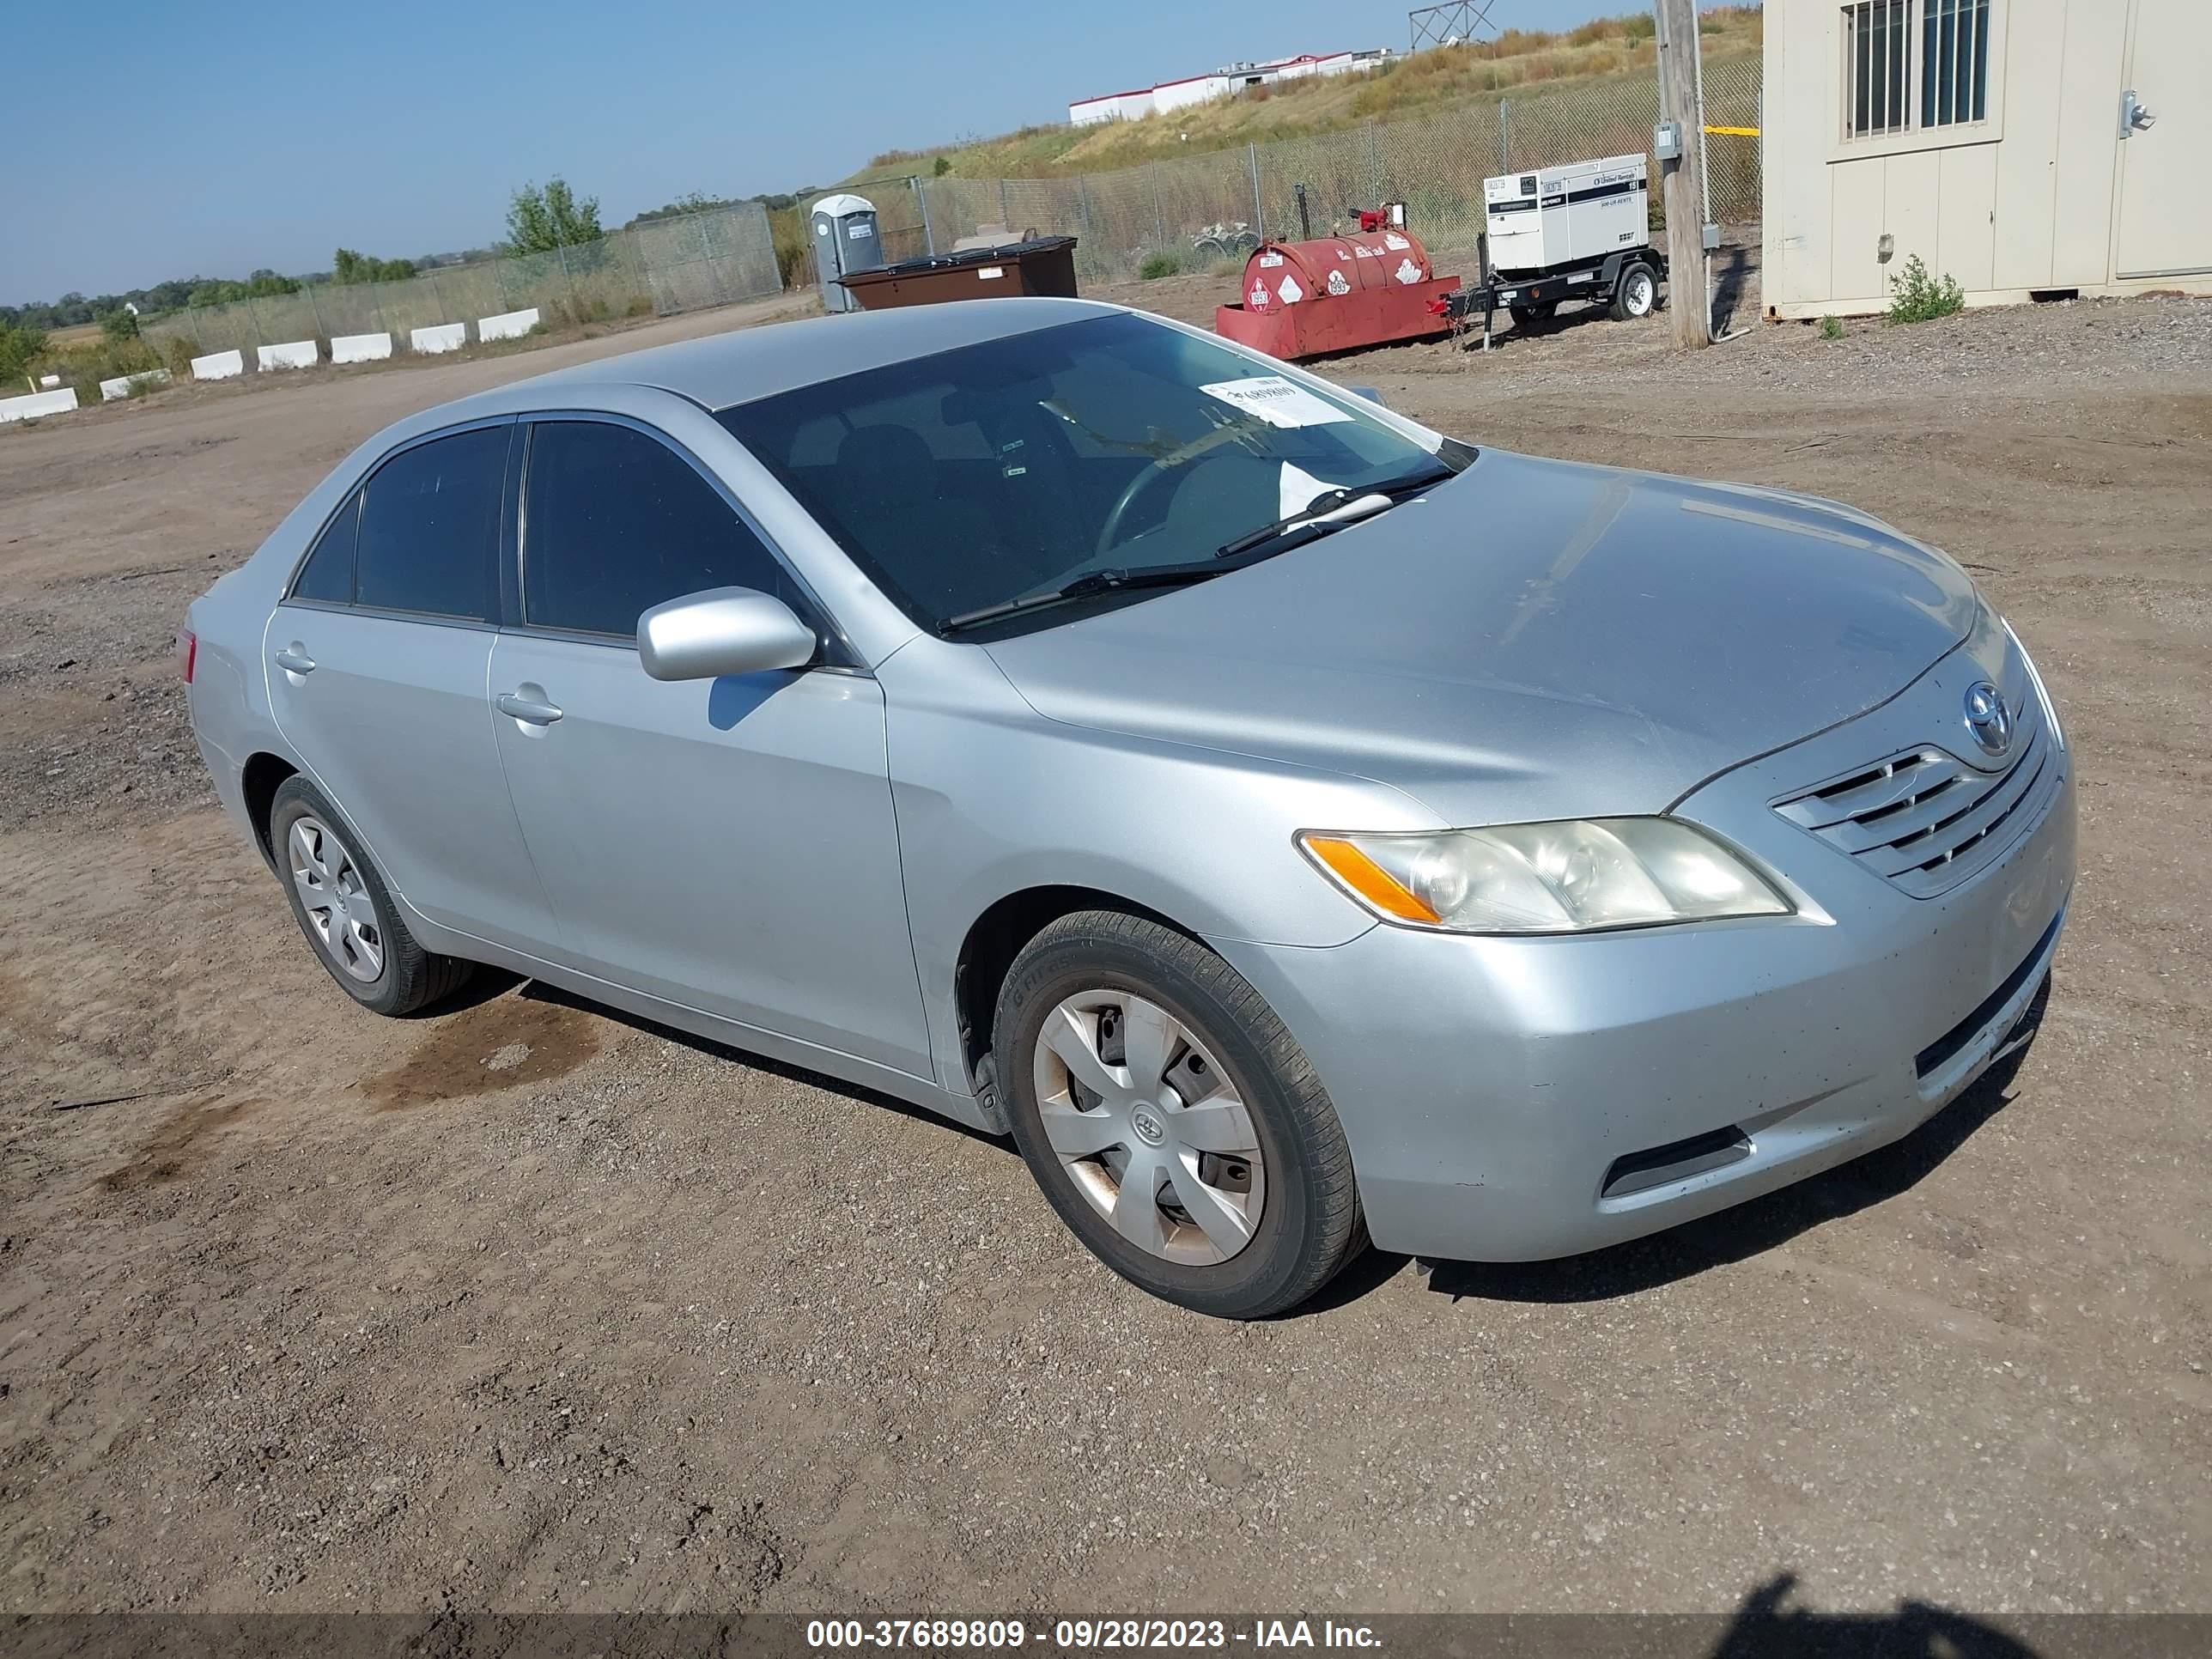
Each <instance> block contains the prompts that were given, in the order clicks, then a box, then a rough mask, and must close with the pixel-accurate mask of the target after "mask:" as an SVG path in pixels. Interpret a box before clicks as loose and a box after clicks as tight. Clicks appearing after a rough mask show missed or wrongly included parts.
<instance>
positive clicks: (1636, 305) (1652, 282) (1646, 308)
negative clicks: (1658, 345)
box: [1613, 259, 1659, 323]
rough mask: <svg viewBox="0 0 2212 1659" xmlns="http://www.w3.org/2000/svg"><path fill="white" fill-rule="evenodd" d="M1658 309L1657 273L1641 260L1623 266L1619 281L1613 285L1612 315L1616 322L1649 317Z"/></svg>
mask: <svg viewBox="0 0 2212 1659" xmlns="http://www.w3.org/2000/svg"><path fill="white" fill-rule="evenodd" d="M1658 309H1659V273H1658V272H1657V271H1656V270H1652V269H1651V267H1650V265H1648V264H1644V261H1643V260H1641V259H1632V260H1631V261H1630V262H1629V263H1628V264H1626V265H1623V266H1622V267H1621V270H1620V281H1619V282H1617V283H1614V284H1613V319H1614V320H1615V321H1617V322H1623V323H1626V322H1629V321H1631V320H1632V319H1635V318H1638V317H1649V316H1650V314H1651V313H1653V312H1655V311H1656V310H1658Z"/></svg>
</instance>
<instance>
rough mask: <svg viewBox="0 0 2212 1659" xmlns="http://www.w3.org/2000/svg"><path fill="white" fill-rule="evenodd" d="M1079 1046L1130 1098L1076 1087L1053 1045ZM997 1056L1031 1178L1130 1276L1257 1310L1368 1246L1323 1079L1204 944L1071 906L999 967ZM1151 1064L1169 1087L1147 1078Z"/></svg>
mask: <svg viewBox="0 0 2212 1659" xmlns="http://www.w3.org/2000/svg"><path fill="white" fill-rule="evenodd" d="M1048 1022H1051V1023H1052V1026H1053V1030H1054V1034H1055V1035H1054V1036H1053V1037H1052V1039H1051V1041H1049V1042H1048V1040H1047V1030H1046V1028H1047V1024H1048ZM1086 1044H1087V1045H1088V1047H1087V1048H1085V1045H1086ZM1070 1048H1076V1049H1079V1050H1081V1051H1082V1053H1081V1054H1080V1056H1079V1058H1080V1062H1081V1064H1082V1066H1083V1068H1084V1069H1085V1071H1089V1072H1090V1074H1091V1076H1093V1077H1096V1078H1101V1079H1103V1080H1104V1081H1106V1082H1109V1083H1111V1084H1112V1085H1114V1086H1115V1088H1116V1089H1117V1090H1118V1091H1122V1092H1120V1093H1118V1094H1117V1095H1116V1096H1115V1097H1113V1098H1109V1097H1107V1096H1106V1095H1105V1094H1104V1093H1103V1092H1101V1091H1097V1090H1092V1089H1091V1088H1089V1087H1088V1086H1087V1085H1083V1084H1082V1079H1081V1078H1080V1077H1079V1074H1078V1067H1077V1066H1075V1065H1071V1064H1070V1063H1068V1062H1067V1061H1066V1060H1064V1059H1063V1058H1062V1055H1063V1054H1065V1053H1066V1052H1068V1051H1069V1049H1070ZM1116 1055H1118V1056H1119V1059H1118V1060H1115V1059H1114V1056H1116ZM1146 1055H1152V1056H1154V1057H1155V1060H1154V1064H1153V1065H1152V1066H1147V1065H1146V1063H1145V1057H1146ZM1102 1056H1103V1057H1104V1063H1103V1064H1101V1063H1100V1061H1101V1059H1102ZM993 1057H994V1063H995V1069H996V1073H997V1077H998V1081H999V1088H1000V1099H1001V1100H1002V1101H1003V1103H1004V1104H1005V1107H1006V1115H1007V1118H1008V1120H1009V1121H1010V1122H1011V1124H1012V1128H1013V1134H1014V1142H1015V1145H1016V1146H1018V1147H1019V1148H1020V1149H1021V1154H1022V1158H1023V1159H1024V1161H1025V1162H1026V1163H1027V1164H1029V1166H1030V1174H1031V1175H1032V1176H1035V1177H1036V1182H1037V1185H1038V1186H1039V1187H1041V1188H1043V1190H1044V1194H1045V1197H1046V1198H1047V1200H1049V1201H1050V1203H1051V1205H1052V1206H1053V1208H1054V1210H1055V1211H1057V1212H1059V1215H1060V1219H1061V1220H1062V1221H1064V1222H1065V1223H1066V1224H1067V1227H1068V1230H1069V1231H1072V1232H1073V1233H1074V1235H1075V1236H1076V1237H1078V1238H1079V1239H1080V1240H1081V1241H1082V1242H1083V1243H1084V1244H1085V1246H1086V1247H1087V1248H1088V1249H1090V1250H1091V1253H1092V1254H1093V1255H1097V1257H1098V1258H1099V1260H1101V1261H1103V1262H1104V1263H1105V1264H1106V1265H1107V1266H1108V1267H1111V1268H1112V1269H1113V1270H1114V1271H1115V1273H1120V1274H1121V1276H1122V1277H1123V1278H1124V1279H1127V1280H1128V1281H1129V1282H1130V1283H1131V1284H1133V1285H1137V1286H1138V1287H1139V1289H1141V1290H1145V1291H1150V1292H1151V1293H1152V1295H1154V1296H1157V1297H1161V1298H1162V1299H1163V1300H1164V1301H1168V1302H1172V1303H1175V1304H1177V1305H1178V1306H1181V1307H1185V1308H1188V1309H1191V1310H1194V1311H1195V1312H1198V1313H1203V1314H1211V1315H1212V1316H1216V1317H1218V1318H1222V1319H1263V1318H1266V1317H1267V1316H1271V1315H1273V1314H1279V1313H1283V1312H1285V1311H1287V1310H1290V1309H1292V1308H1295V1307H1297V1305H1298V1304H1301V1303H1303V1302H1304V1301H1305V1300H1306V1299H1307V1298H1309V1297H1311V1296H1312V1295H1313V1294H1314V1293H1315V1292H1316V1291H1319V1290H1320V1289H1321V1288H1322V1285H1326V1284H1328V1281H1329V1280H1330V1279H1332V1278H1334V1276H1335V1275H1336V1273H1337V1272H1338V1271H1339V1270H1340V1268H1341V1267H1344V1265H1345V1264H1346V1262H1347V1261H1351V1260H1352V1258H1353V1257H1354V1256H1355V1255H1358V1253H1359V1252H1360V1251H1361V1250H1363V1249H1365V1248H1366V1244H1367V1230H1366V1225H1365V1222H1364V1218H1363V1217H1362V1216H1361V1213H1360V1208H1359V1192H1358V1183H1357V1182H1356V1181H1355V1179H1354V1176H1353V1174H1352V1152H1351V1148H1350V1147H1349V1146H1347V1145H1346V1142H1345V1139H1344V1131H1343V1128H1342V1127H1341V1126H1340V1124H1339V1123H1338V1121H1337V1117H1336V1111H1335V1109H1334V1107H1333V1106H1331V1105H1330V1103H1329V1100H1328V1095H1327V1093H1326V1092H1325V1091H1323V1090H1322V1085H1321V1079H1319V1078H1318V1077H1316V1075H1315V1073H1314V1070H1313V1067H1312V1066H1310V1064H1309V1063H1308V1062H1307V1060H1306V1057H1305V1055H1304V1053H1303V1052H1301V1051H1300V1049H1299V1048H1298V1046H1297V1042H1295V1041H1293V1040H1292V1038H1291V1034H1290V1033H1289V1032H1288V1031H1287V1030H1285V1029H1284V1027H1283V1024H1282V1022H1281V1021H1280V1020H1279V1019H1278V1018H1276V1017H1275V1014H1274V1011H1273V1009H1271V1008H1269V1007H1268V1006H1267V1003H1266V1002H1265V1001H1264V1000H1261V996H1260V994H1259V993H1258V992H1257V991H1255V990H1254V989H1253V988H1252V987H1251V986H1250V985H1249V984H1248V983H1246V982H1245V981H1244V980H1243V977H1242V976H1240V975H1238V974H1237V972H1236V970H1235V969H1232V968H1231V967H1230V966H1229V964H1228V963H1225V962H1224V961H1222V960H1221V958H1220V957H1217V956H1215V955H1214V954H1213V953H1212V951H1208V950H1206V948H1205V947H1204V946H1203V945H1200V944H1198V943H1197V942H1196V941H1195V940H1194V939H1189V938H1188V937H1186V936H1185V935H1183V934H1181V933H1176V932H1175V931H1174V930H1172V929H1171V928H1168V927H1162V926H1161V925H1160V924H1159V923H1158V922H1154V921H1146V920H1145V919H1143V918H1141V917H1138V916H1132V915H1122V914H1121V913H1118V912H1115V911H1107V910H1087V911H1082V912H1079V913H1077V914H1075V915H1069V916H1064V917H1062V918H1061V919H1060V921H1055V922H1054V923H1053V924H1052V925H1051V926H1050V927H1047V928H1046V929H1045V930H1044V931H1043V932H1042V933H1039V934H1038V935H1037V936H1036V938H1035V939H1031V940H1030V943H1029V944H1028V945H1026V946H1024V949H1023V951H1022V952H1021V954H1020V955H1019V956H1018V957H1016V958H1015V959H1014V963H1013V966H1012V968H1011V969H1009V970H1008V972H1007V975H1006V983H1005V985H1004V987H1002V988H1001V989H1000V994H999V1005H998V1012H997V1017H996V1019H995V1022H994V1027H993ZM1162 1062H1164V1069H1163V1066H1162ZM1094 1066H1095V1067H1096V1068H1097V1069H1095V1070H1092V1069H1091V1068H1092V1067H1094ZM1148 1070H1150V1071H1152V1073H1153V1074H1154V1075H1155V1076H1157V1077H1158V1079H1159V1081H1158V1084H1157V1085H1151V1086H1142V1085H1145V1083H1146V1079H1145V1073H1146V1072H1147V1071H1148ZM1130 1085H1139V1086H1130ZM1170 1102H1172V1104H1170ZM1048 1112H1050V1113H1051V1115H1052V1127H1051V1128H1050V1129H1048V1127H1047V1116H1046V1115H1047V1113H1048ZM1186 1136H1188V1137H1189V1139H1185V1137H1186ZM1055 1137H1057V1140H1055ZM1094 1143H1095V1145H1094ZM1200 1143H1203V1149H1202V1150H1201V1148H1200ZM1131 1170H1137V1171H1138V1172H1139V1174H1138V1177H1137V1178H1139V1179H1141V1180H1144V1181H1146V1182H1151V1183H1152V1186H1151V1190H1150V1191H1148V1192H1147V1193H1146V1199H1147V1200H1149V1201H1148V1202H1147V1201H1143V1200H1135V1201H1133V1200H1134V1193H1135V1189H1134V1188H1132V1187H1131V1186H1130V1182H1129V1176H1130V1172H1131ZM1255 1211H1256V1212H1257V1213H1256V1215H1255V1214H1254V1213H1253V1212H1255ZM1115 1218H1123V1225H1117V1221H1116V1219H1115ZM1140 1241H1141V1242H1140Z"/></svg>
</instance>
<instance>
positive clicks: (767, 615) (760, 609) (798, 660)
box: [637, 587, 820, 680]
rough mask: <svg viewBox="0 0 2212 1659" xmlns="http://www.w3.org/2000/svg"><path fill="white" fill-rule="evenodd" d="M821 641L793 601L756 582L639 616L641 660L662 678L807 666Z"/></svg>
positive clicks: (690, 595)
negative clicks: (759, 588) (766, 590)
mask: <svg viewBox="0 0 2212 1659" xmlns="http://www.w3.org/2000/svg"><path fill="white" fill-rule="evenodd" d="M819 645H820V641H817V639H816V638H815V637H814V630H813V629H811V628H809V627H808V626H807V625H806V624H805V623H803V622H801V621H799V618H798V617H795V616H793V614H792V610H791V607H790V606H789V605H786V604H785V603H784V602H783V601H782V600H781V599H774V598H771V597H770V596H769V595H768V594H766V593H763V592H757V590H755V589H753V588H750V587H710V588H708V590H707V591H706V592H703V593H687V594H685V595H684V597H683V598H682V599H670V600H668V601H667V602H666V603H665V604H663V605H655V606H653V609H652V610H650V611H647V612H646V613H645V614H644V615H643V616H641V617H639V618H638V619H637V657H638V661H639V662H640V663H641V664H642V665H644V668H645V671H646V672H647V673H648V674H650V675H652V676H653V678H654V679H657V680H715V679H720V678H722V677H723V676H724V675H725V674H759V673H764V672H765V671H768V670H769V669H771V668H804V667H805V665H807V664H808V663H810V662H811V661H813V660H814V653H815V651H816V650H817V647H819Z"/></svg>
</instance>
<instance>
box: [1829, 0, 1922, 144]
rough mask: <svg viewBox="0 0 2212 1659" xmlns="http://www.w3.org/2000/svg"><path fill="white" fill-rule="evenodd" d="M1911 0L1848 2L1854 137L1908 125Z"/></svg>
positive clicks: (1846, 16)
mask: <svg viewBox="0 0 2212 1659" xmlns="http://www.w3.org/2000/svg"><path fill="white" fill-rule="evenodd" d="M1909 3H1910V0H1859V3H1858V4H1857V5H1855V6H1846V7H1844V40H1845V42H1846V47H1845V49H1846V51H1847V52H1848V54H1849V56H1848V58H1847V70H1846V72H1847V73H1848V75H1849V76H1850V104H1849V106H1848V107H1849V110H1850V116H1849V121H1850V136H1851V137H1854V138H1865V137H1871V136H1873V135H1874V134H1875V133H1878V132H1900V131H1904V128H1905V8H1906V6H1907V5H1908V4H1909Z"/></svg>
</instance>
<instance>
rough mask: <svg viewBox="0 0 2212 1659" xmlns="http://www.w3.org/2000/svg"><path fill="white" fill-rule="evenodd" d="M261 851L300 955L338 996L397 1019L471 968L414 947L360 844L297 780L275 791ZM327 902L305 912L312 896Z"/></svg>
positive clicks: (454, 987)
mask: <svg viewBox="0 0 2212 1659" xmlns="http://www.w3.org/2000/svg"><path fill="white" fill-rule="evenodd" d="M269 846H270V851H271V852H272V853H273V854H274V855H275V858H276V873H277V876H278V878H280V879H281V880H283V884H284V894H285V896H286V897H287V898H288V899H289V901H290V902H291V905H292V920H293V921H296V922H298V923H299V924H300V932H301V933H302V934H303V935H305V936H306V938H307V946H308V949H310V950H311V951H313V952H314V956H315V960H316V961H317V962H319V963H322V964H323V968H324V970H325V972H326V973H328V974H329V975H330V976H331V978H332V979H333V980H335V981H337V984H338V987H339V988H340V989H341V990H343V992H344V993H345V994H347V995H348V996H349V997H351V998H352V999H353V1000H355V1001H356V1002H358V1003H359V1004H361V1006H362V1007H364V1008H367V1009H368V1010H369V1011H370V1012H374V1013H379V1014H388V1015H391V1016H392V1017H394V1018H397V1017H398V1016H400V1015H403V1014H411V1013H413V1012H415V1011H416V1009H418V1008H423V1007H427V1006H429V1005H430V1004H431V1003H434V1002H439V1001H442V1000H444V999H445V998H447V997H449V996H451V995H452V994H453V993H454V992H456V991H458V990H459V989H460V988H461V987H462V986H463V985H465V984H466V983H467V982H468V981H469V978H470V976H471V975H473V974H474V973H475V972H476V964H475V963H472V962H463V961H461V960H460V959H459V958H458V957H441V956H435V955H433V954H432V953H431V952H429V951H425V950H424V949H423V948H422V946H421V945H418V944H416V941H415V936H414V935H413V934H412V933H409V932H408V931H407V924H406V922H405V921H403V920H401V918H400V915H399V907H398V905H397V904H395V903H393V902H392V892H391V890H390V889H389V888H387V887H386V885H385V884H384V878H383V876H382V875H381V874H380V872H378V870H377V868H376V866H374V864H372V863H370V862H369V860H368V854H365V853H363V852H362V851H361V850H360V848H361V837H360V836H357V835H356V834H355V833H354V829H353V827H352V826H351V825H350V824H349V823H347V822H346V821H345V819H344V818H343V817H340V816H339V814H338V812H337V809H336V808H335V807H333V806H332V805H331V804H330V802H329V801H328V800H326V799H324V797H323V794H322V792H321V791H320V790H319V789H317V788H316V787H314V786H313V784H311V783H309V782H308V781H307V780H306V779H305V778H303V777H301V776H299V775H296V774H295V775H293V776H291V777H289V778H287V779H285V780H284V781H283V783H281V784H279V785H277V786H276V797H275V799H273V800H272V801H271V802H270V807H269ZM318 894H319V895H324V896H329V897H330V898H331V899H332V900H334V901H335V902H331V903H327V904H319V905H316V906H314V907H313V908H310V899H311V896H314V895H318Z"/></svg>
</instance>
